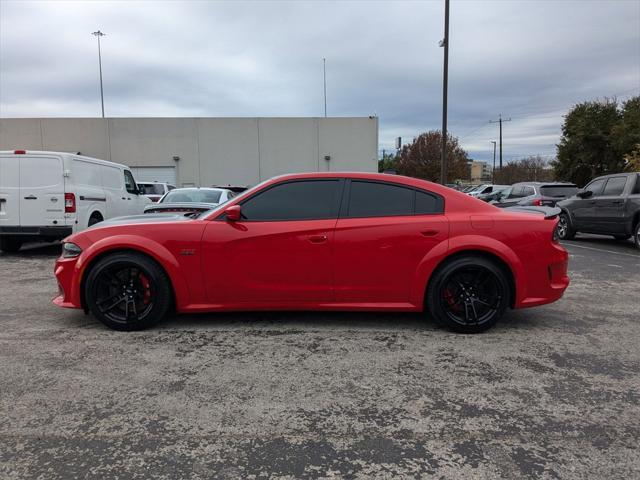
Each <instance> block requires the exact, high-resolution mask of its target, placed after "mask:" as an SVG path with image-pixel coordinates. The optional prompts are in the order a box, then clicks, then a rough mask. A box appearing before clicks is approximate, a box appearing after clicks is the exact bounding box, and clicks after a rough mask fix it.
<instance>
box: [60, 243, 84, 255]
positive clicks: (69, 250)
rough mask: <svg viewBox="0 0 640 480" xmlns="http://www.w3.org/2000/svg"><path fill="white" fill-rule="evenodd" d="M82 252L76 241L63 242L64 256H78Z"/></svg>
mask: <svg viewBox="0 0 640 480" xmlns="http://www.w3.org/2000/svg"><path fill="white" fill-rule="evenodd" d="M81 253H82V249H81V248H80V247H79V246H78V245H76V244H75V243H71V242H65V243H63V244H62V256H63V257H64V258H73V257H77V256H78V255H80V254H81Z"/></svg>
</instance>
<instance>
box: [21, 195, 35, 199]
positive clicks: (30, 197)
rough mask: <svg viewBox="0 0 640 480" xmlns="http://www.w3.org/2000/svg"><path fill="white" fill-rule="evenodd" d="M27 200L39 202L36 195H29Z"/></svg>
mask: <svg viewBox="0 0 640 480" xmlns="http://www.w3.org/2000/svg"><path fill="white" fill-rule="evenodd" d="M24 199H25V200H37V199H38V197H36V196H35V195H29V196H28V197H24Z"/></svg>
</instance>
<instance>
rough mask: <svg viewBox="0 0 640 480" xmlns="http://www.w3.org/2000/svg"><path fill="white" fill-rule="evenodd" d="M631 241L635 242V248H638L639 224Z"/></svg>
mask: <svg viewBox="0 0 640 480" xmlns="http://www.w3.org/2000/svg"><path fill="white" fill-rule="evenodd" d="M633 240H634V241H635V244H636V247H637V248H640V222H638V224H637V225H636V232H635V234H634V235H633Z"/></svg>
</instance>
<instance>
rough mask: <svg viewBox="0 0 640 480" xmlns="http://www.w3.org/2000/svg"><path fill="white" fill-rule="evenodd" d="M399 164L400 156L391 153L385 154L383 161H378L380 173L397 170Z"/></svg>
mask: <svg viewBox="0 0 640 480" xmlns="http://www.w3.org/2000/svg"><path fill="white" fill-rule="evenodd" d="M397 163H398V156H397V155H392V154H390V153H383V154H382V159H380V160H378V172H379V173H382V172H384V171H385V170H396V169H397Z"/></svg>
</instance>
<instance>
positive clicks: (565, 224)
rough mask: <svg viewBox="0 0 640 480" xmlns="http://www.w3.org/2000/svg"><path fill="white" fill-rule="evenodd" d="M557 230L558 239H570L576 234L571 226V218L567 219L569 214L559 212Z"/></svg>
mask: <svg viewBox="0 0 640 480" xmlns="http://www.w3.org/2000/svg"><path fill="white" fill-rule="evenodd" d="M556 229H557V231H558V237H560V240H571V239H572V238H574V237H575V236H576V231H575V230H574V229H573V227H572V226H571V220H570V219H569V215H567V214H566V213H561V214H560V218H559V219H558V226H557V227H556Z"/></svg>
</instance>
